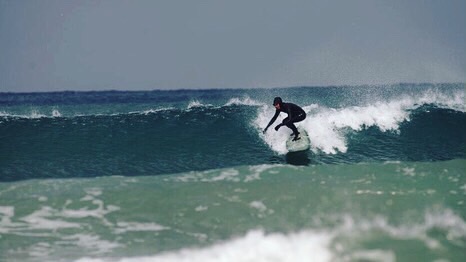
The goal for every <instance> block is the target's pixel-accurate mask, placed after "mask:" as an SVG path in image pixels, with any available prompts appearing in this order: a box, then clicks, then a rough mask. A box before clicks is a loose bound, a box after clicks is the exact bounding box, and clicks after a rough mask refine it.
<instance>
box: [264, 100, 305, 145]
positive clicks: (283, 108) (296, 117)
mask: <svg viewBox="0 0 466 262" xmlns="http://www.w3.org/2000/svg"><path fill="white" fill-rule="evenodd" d="M273 106H274V107H275V109H276V111H275V115H274V116H273V117H272V119H271V120H270V122H269V124H268V125H267V127H266V128H265V129H264V133H265V132H267V129H268V128H269V126H271V125H272V124H273V122H275V120H277V117H278V115H279V114H280V112H283V113H287V114H288V117H287V118H285V119H283V121H282V123H281V124H278V125H277V126H276V127H275V131H278V129H279V128H280V127H282V126H287V127H288V128H290V129H291V130H293V134H291V135H294V138H293V141H296V140H299V139H300V137H299V132H298V129H297V128H296V126H295V125H294V123H297V122H300V121H303V120H304V119H305V118H306V112H304V110H303V109H302V108H301V107H299V106H297V105H295V104H292V103H284V102H283V101H282V99H281V98H280V97H275V99H274V100H273Z"/></svg>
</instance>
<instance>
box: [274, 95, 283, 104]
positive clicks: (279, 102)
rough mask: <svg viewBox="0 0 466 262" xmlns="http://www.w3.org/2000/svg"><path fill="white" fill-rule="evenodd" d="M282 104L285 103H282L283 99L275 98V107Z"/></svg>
mask: <svg viewBox="0 0 466 262" xmlns="http://www.w3.org/2000/svg"><path fill="white" fill-rule="evenodd" d="M282 103H283V101H282V98H281V97H278V96H277V97H275V98H274V99H273V105H276V104H280V105H281V104H282Z"/></svg>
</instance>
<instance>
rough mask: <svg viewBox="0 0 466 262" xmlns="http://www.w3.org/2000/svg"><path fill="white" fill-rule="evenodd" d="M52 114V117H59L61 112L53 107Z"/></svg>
mask: <svg viewBox="0 0 466 262" xmlns="http://www.w3.org/2000/svg"><path fill="white" fill-rule="evenodd" d="M52 116H53V117H61V113H60V111H58V110H57V109H54V110H52Z"/></svg>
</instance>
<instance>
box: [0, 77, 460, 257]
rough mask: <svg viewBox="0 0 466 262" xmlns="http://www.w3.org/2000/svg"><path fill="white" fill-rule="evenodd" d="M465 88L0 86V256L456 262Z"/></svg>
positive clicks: (420, 86)
mask: <svg viewBox="0 0 466 262" xmlns="http://www.w3.org/2000/svg"><path fill="white" fill-rule="evenodd" d="M465 92H466V85H465V84H416V85H414V84H400V85H390V86H356V87H354V86H346V87H296V88H275V89H250V90H248V89H238V90H179V91H141V92H122V91H106V92H56V93H0V261H464V260H465V259H466V203H465V202H466V132H465V130H466V106H465ZM275 96H281V97H282V98H283V100H284V101H285V102H286V101H289V102H293V103H296V104H298V105H301V106H302V107H303V108H304V109H305V111H306V112H307V118H306V120H304V121H303V122H301V123H299V124H298V125H299V126H301V127H302V128H304V129H306V131H307V132H308V133H309V137H310V139H311V149H310V150H309V151H306V152H297V153H287V151H286V146H285V141H286V138H287V137H288V136H289V134H290V133H291V131H290V130H289V129H287V128H286V127H283V128H281V129H280V130H279V131H278V132H276V131H275V130H273V128H270V130H269V131H268V132H267V133H265V134H263V133H262V130H263V128H264V127H265V126H266V125H267V123H268V121H269V120H270V118H271V117H272V116H273V114H274V108H273V106H272V105H271V103H272V101H273V98H274V97H275ZM278 121H281V119H280V118H279V119H278V120H277V123H279V122H278Z"/></svg>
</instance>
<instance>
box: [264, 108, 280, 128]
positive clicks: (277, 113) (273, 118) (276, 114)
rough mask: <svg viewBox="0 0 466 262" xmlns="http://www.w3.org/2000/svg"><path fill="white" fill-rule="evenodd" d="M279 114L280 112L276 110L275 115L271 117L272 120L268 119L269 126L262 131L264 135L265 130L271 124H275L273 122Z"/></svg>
mask: <svg viewBox="0 0 466 262" xmlns="http://www.w3.org/2000/svg"><path fill="white" fill-rule="evenodd" d="M279 114H280V111H279V110H276V111H275V115H273V117H272V119H270V122H269V124H268V125H267V127H266V128H265V129H264V131H263V132H264V133H265V132H267V129H268V128H269V127H270V126H271V125H272V124H273V122H275V120H277V117H278V115H279Z"/></svg>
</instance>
